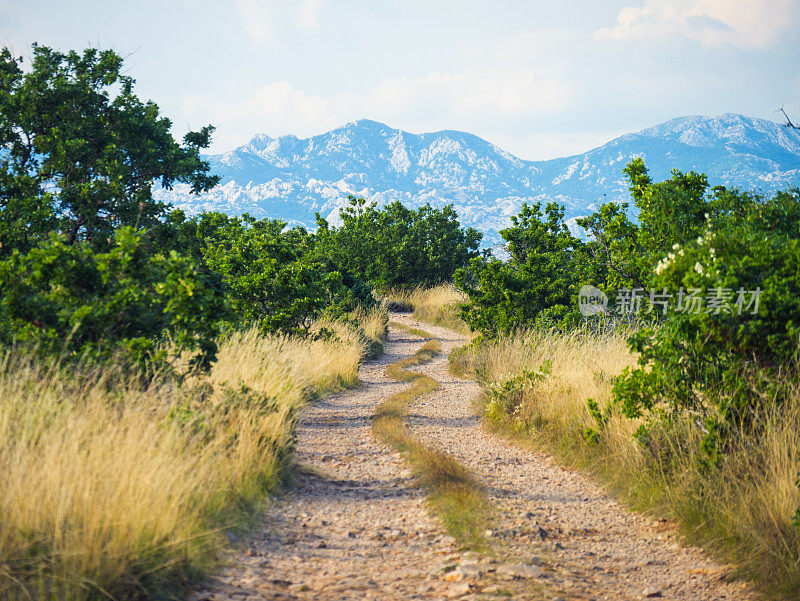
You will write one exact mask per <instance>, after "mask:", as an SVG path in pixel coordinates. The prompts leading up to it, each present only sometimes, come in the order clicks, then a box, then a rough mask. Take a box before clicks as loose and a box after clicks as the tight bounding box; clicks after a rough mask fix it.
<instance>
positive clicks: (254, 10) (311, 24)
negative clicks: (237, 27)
mask: <svg viewBox="0 0 800 601" xmlns="http://www.w3.org/2000/svg"><path fill="white" fill-rule="evenodd" d="M321 9H322V3H321V1H320V0H237V2H236V13H237V14H238V15H239V18H240V19H241V20H242V23H243V24H244V28H245V32H247V35H248V37H250V38H251V39H252V40H254V41H256V42H272V41H274V40H275V39H276V38H277V37H278V35H279V34H280V33H281V31H283V30H284V28H286V27H287V26H288V27H291V28H299V29H314V28H316V27H318V26H319V17H320V12H321Z"/></svg>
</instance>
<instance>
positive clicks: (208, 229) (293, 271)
mask: <svg viewBox="0 0 800 601" xmlns="http://www.w3.org/2000/svg"><path fill="white" fill-rule="evenodd" d="M193 228H194V231H195V236H196V237H197V239H198V240H199V241H200V251H199V252H200V253H201V254H202V261H203V263H204V265H205V266H206V268H207V271H208V272H209V273H216V274H219V276H220V278H221V284H222V287H223V290H224V293H225V295H226V296H227V298H228V299H229V301H230V304H231V307H232V316H233V320H234V322H235V323H236V324H237V325H249V324H251V323H257V324H259V326H260V327H261V329H262V330H263V331H265V332H275V331H282V332H286V333H307V332H308V329H309V327H310V326H311V324H312V322H313V320H314V319H315V318H317V317H319V316H320V315H321V314H322V313H323V312H327V313H328V314H333V315H335V316H337V317H338V316H342V315H343V314H345V313H347V312H348V311H352V310H353V309H355V308H356V307H358V306H363V305H369V304H371V303H373V302H374V299H373V298H372V295H371V293H370V291H369V290H368V289H366V290H365V287H364V286H363V283H361V282H359V281H357V280H356V279H354V278H348V277H347V274H343V273H341V272H340V271H339V270H338V269H337V266H336V265H335V264H332V263H329V262H326V261H325V260H324V259H322V258H319V257H317V256H316V255H315V254H314V253H313V252H312V250H313V248H314V244H315V240H314V237H313V236H312V235H310V234H309V233H308V232H306V230H305V229H303V228H297V227H295V228H290V229H287V228H286V223H285V222H283V221H279V220H277V219H274V220H273V219H262V220H255V219H253V218H252V217H250V216H249V215H243V216H242V217H241V218H236V217H228V216H226V215H223V214H221V213H205V214H203V215H202V216H200V218H198V219H197V220H196V221H195V222H194V223H193Z"/></svg>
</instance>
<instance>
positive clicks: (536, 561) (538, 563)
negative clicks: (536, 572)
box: [531, 555, 544, 566]
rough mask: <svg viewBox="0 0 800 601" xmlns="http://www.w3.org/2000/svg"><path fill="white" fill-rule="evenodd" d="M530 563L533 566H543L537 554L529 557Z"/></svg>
mask: <svg viewBox="0 0 800 601" xmlns="http://www.w3.org/2000/svg"><path fill="white" fill-rule="evenodd" d="M531 563H532V564H533V565H535V566H543V565H544V562H543V561H542V560H541V558H540V557H538V556H537V555H534V556H533V557H531Z"/></svg>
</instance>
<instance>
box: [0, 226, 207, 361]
mask: <svg viewBox="0 0 800 601" xmlns="http://www.w3.org/2000/svg"><path fill="white" fill-rule="evenodd" d="M221 311H222V307H221V301H220V299H219V298H218V297H217V296H216V295H215V294H213V292H212V291H211V290H210V289H209V288H208V286H207V285H206V282H205V278H204V277H203V276H202V275H200V274H199V273H198V272H197V269H196V268H195V266H194V265H193V263H192V262H191V261H190V260H188V259H186V258H184V257H181V256H180V255H178V254H176V253H175V252H174V251H173V252H171V253H170V254H168V255H162V254H156V255H150V256H148V255H147V254H146V253H145V252H144V250H143V246H142V243H141V236H140V235H139V234H137V233H135V232H134V231H133V230H132V229H130V228H122V229H120V230H117V232H115V234H114V238H113V240H112V247H111V248H110V250H108V252H103V253H98V252H95V251H94V250H92V249H91V248H90V247H89V246H88V245H86V244H76V245H69V244H67V241H66V240H65V237H64V236H59V235H56V234H53V235H52V236H51V238H50V240H48V241H47V242H42V243H40V244H39V245H38V246H36V247H35V248H33V249H32V250H30V251H29V252H27V253H20V252H19V251H15V252H14V253H13V254H12V255H11V256H10V257H9V258H7V259H6V260H4V261H0V341H2V342H3V343H5V344H14V343H28V344H33V345H37V346H39V347H40V350H50V351H54V352H57V353H65V354H66V356H73V357H83V358H86V357H91V358H93V359H96V360H104V359H108V358H110V357H111V356H112V355H114V354H116V353H119V352H123V353H124V354H125V355H126V356H127V357H128V359H130V360H132V361H133V362H134V363H136V364H138V365H139V366H140V367H143V368H145V367H146V368H148V369H149V368H153V367H159V366H163V365H164V364H166V363H167V362H168V361H171V360H174V359H175V358H176V357H177V355H179V354H180V353H181V352H183V351H196V354H195V356H194V358H193V359H192V361H191V364H190V365H191V366H192V367H207V366H208V365H209V363H210V362H211V361H212V360H213V359H214V356H215V353H216V343H215V342H214V337H215V335H216V334H217V329H216V326H215V320H216V316H217V315H218V314H220V313H221ZM164 336H167V337H169V339H170V341H171V343H172V344H171V345H159V344H158V341H159V340H164Z"/></svg>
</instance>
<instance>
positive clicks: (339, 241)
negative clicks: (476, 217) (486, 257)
mask: <svg viewBox="0 0 800 601" xmlns="http://www.w3.org/2000/svg"><path fill="white" fill-rule="evenodd" d="M340 216H341V220H342V225H341V226H339V227H332V226H331V225H330V224H329V223H328V222H327V221H326V220H325V219H323V218H321V217H320V216H319V215H317V225H318V230H317V235H316V248H317V250H316V252H317V254H318V256H324V257H326V258H328V259H330V260H331V261H332V262H333V263H334V264H336V265H338V266H340V268H341V269H342V270H344V271H346V272H348V273H351V274H353V275H355V276H358V277H359V278H361V279H363V280H365V281H368V282H371V283H372V284H373V285H375V286H377V287H380V288H385V287H414V286H417V285H426V286H431V285H436V284H440V283H442V282H446V281H449V280H450V279H451V278H452V276H453V273H454V272H455V270H456V269H458V268H459V267H463V266H465V265H466V264H467V263H468V262H469V260H470V259H471V258H473V257H476V256H478V254H479V253H478V245H479V243H480V239H481V234H480V233H479V232H478V231H477V230H475V229H473V228H466V229H463V228H461V226H460V225H459V223H458V215H457V214H456V212H455V210H453V208H452V206H450V205H448V206H445V207H443V208H441V209H435V208H432V207H431V206H430V205H427V204H426V205H424V206H422V207H419V208H418V209H416V210H412V209H409V208H407V207H405V206H403V204H402V203H400V202H393V203H390V204H388V205H386V206H385V207H383V208H382V209H379V208H377V206H376V204H375V203H371V204H368V203H367V201H366V200H364V199H363V198H355V197H353V196H351V197H350V202H349V206H347V207H344V208H343V209H342V210H341V212H340Z"/></svg>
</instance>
